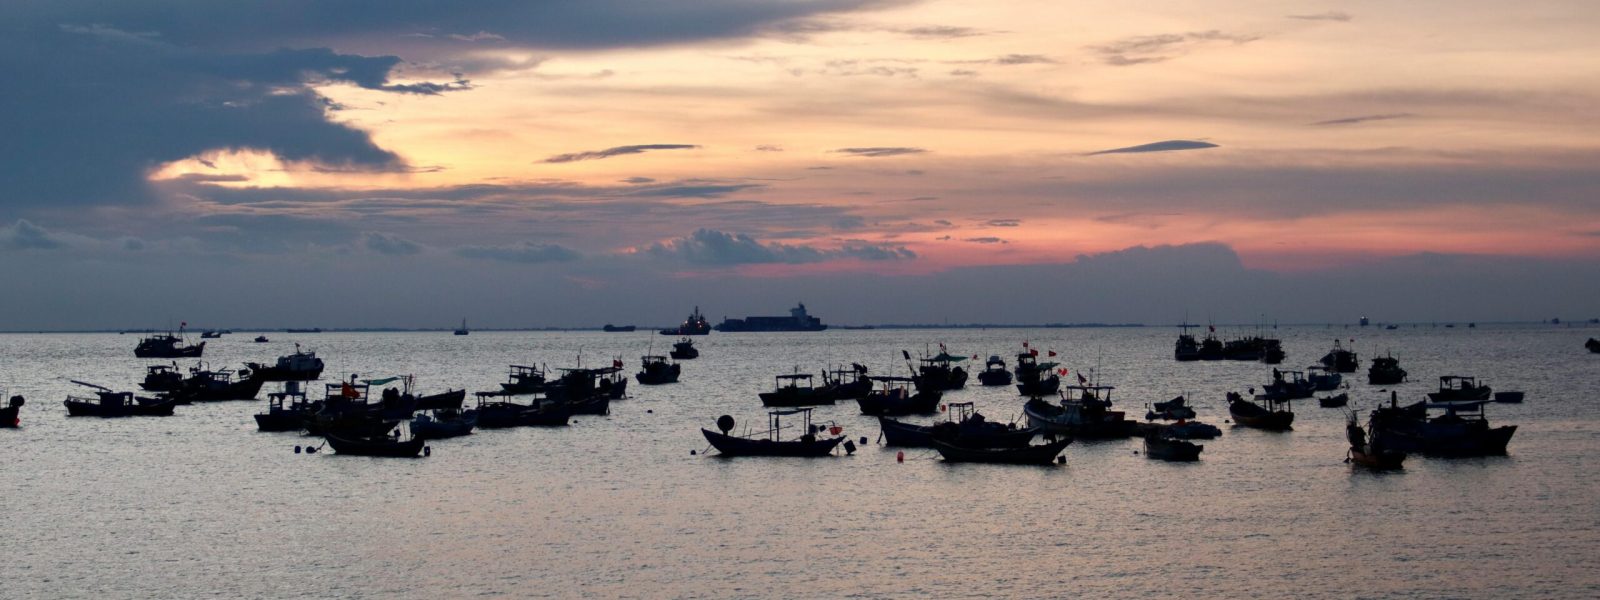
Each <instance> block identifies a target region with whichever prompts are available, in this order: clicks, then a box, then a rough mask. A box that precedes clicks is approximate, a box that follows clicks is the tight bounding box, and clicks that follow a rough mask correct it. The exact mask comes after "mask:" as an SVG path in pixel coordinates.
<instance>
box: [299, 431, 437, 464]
mask: <svg viewBox="0 0 1600 600" xmlns="http://www.w3.org/2000/svg"><path fill="white" fill-rule="evenodd" d="M323 438H324V439H327V440H328V445H329V446H332V447H333V451H334V452H335V453H338V454H347V455H351V456H381V457H389V458H416V457H417V455H419V454H422V447H423V444H424V443H425V442H427V440H424V439H421V438H417V437H413V438H411V439H409V440H400V439H397V438H393V437H390V436H376V437H347V436H346V435H340V434H337V433H333V432H329V433H327V434H324V435H323Z"/></svg>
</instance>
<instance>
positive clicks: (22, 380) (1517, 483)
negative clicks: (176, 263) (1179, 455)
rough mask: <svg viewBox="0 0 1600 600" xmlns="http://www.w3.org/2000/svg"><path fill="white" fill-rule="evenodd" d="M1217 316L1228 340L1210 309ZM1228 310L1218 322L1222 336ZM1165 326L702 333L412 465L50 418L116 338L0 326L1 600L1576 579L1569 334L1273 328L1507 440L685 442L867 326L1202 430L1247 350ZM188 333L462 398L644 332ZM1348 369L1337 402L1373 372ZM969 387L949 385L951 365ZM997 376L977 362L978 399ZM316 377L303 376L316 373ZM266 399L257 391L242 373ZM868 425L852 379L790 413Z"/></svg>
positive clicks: (128, 360)
mask: <svg viewBox="0 0 1600 600" xmlns="http://www.w3.org/2000/svg"><path fill="white" fill-rule="evenodd" d="M1223 333H1225V334H1231V333H1235V332H1223ZM1238 333H1242V332H1238ZM1174 334H1175V332H1174V331H1172V330H1169V329H1157V328H1149V329H1051V330H1026V329H994V330H948V331H829V332H824V333H819V334H789V335H780V334H713V335H711V336H709V337H707V338H701V339H700V340H697V342H698V343H699V345H700V346H701V349H702V357H701V358H700V359H699V360H695V361H688V362H686V363H685V366H684V375H683V380H684V381H683V383H680V384H677V385H669V386H660V387H655V388H650V387H645V386H637V385H636V384H635V385H631V386H630V387H631V391H632V396H633V398H632V399H629V400H625V401H619V402H616V403H613V404H612V414H611V416H609V417H577V418H575V421H574V425H573V426H571V427H569V428H565V429H512V430H497V431H485V432H479V433H477V434H474V435H472V436H469V437H467V438H462V439H457V440H445V441H438V442H433V456H432V457H431V458H425V459H417V460H396V459H369V458H359V457H341V456H336V455H333V454H331V453H319V454H316V455H298V454H295V453H294V452H293V447H294V446H295V445H297V444H306V443H308V442H309V441H312V440H308V439H307V438H302V437H301V436H298V435H294V434H269V433H258V432H256V431H255V424H254V421H253V420H252V418H251V415H252V414H254V413H255V412H257V411H259V410H261V409H262V408H263V407H264V405H265V403H264V402H233V403H216V404H206V405H196V406H185V407H179V409H178V415H177V416H174V417H171V418H165V419H159V418H138V419H112V420H100V419H71V420H69V419H67V418H66V411H65V409H64V408H63V407H62V406H61V404H60V402H61V400H62V399H63V398H64V397H65V396H66V395H67V393H68V392H73V391H74V388H76V387H77V386H74V385H72V384H70V383H69V382H68V381H67V379H68V378H72V379H82V380H88V381H93V382H99V383H102V384H106V385H111V386H113V387H117V388H121V389H132V388H134V387H136V386H135V384H136V383H137V381H138V380H139V378H140V377H142V374H143V368H144V365H145V364H146V362H147V361H144V360H139V359H135V358H133V356H132V347H133V345H134V343H135V342H136V341H137V338H136V336H133V335H126V336H118V335H3V336H0V386H3V387H6V388H8V389H9V391H10V392H11V393H22V394H25V395H26V396H27V398H28V400H29V404H28V405H27V406H26V407H25V408H24V409H23V415H22V419H23V427H22V428H21V429H18V430H0V457H3V461H0V490H4V503H3V505H0V506H3V508H0V510H4V511H5V517H6V518H5V523H6V525H5V527H3V528H0V549H3V555H0V581H4V582H5V583H4V588H3V589H4V591H3V592H0V596H4V597H7V598H30V597H59V596H71V597H83V596H91V595H92V596H103V597H122V598H155V597H193V596H218V597H240V596H243V597H307V598H328V597H382V598H389V597H404V598H431V597H470V596H497V595H508V596H519V597H520V596H552V597H601V598H608V597H652V598H653V597H740V598H793V597H818V598H833V597H868V598H877V597H993V598H1016V597H1067V596H1075V595H1086V596H1088V597H1105V596H1134V595H1156V596H1160V597H1175V596H1211V597H1215V596H1228V597H1250V598H1283V597H1337V598H1350V597H1411V598H1417V597H1422V598H1429V597H1481V598H1549V597H1586V598H1593V597H1597V596H1600V460H1597V459H1596V451H1597V450H1600V410H1597V404H1600V355H1594V354H1589V353H1586V352H1584V350H1583V347H1582V345H1583V341H1584V340H1585V339H1586V338H1587V337H1589V336H1600V329H1592V328H1591V329H1583V328H1553V327H1481V328H1478V329H1463V328H1457V329H1444V328H1438V329H1409V328H1408V329H1402V330H1398V331H1382V330H1373V329H1370V328H1369V329H1366V330H1358V329H1355V328H1349V329H1326V328H1320V327H1317V328H1283V329H1279V330H1277V331H1276V334H1277V335H1278V336H1279V337H1281V338H1283V339H1284V344H1285V348H1286V349H1287V350H1288V352H1289V360H1288V361H1286V363H1285V367H1286V368H1294V367H1295V366H1299V365H1306V364H1310V363H1311V362H1312V361H1313V360H1314V359H1315V358H1316V357H1319V356H1321V354H1322V352H1323V351H1325V350H1326V349H1327V347H1328V346H1329V345H1330V343H1331V340H1332V339H1333V338H1335V337H1341V338H1346V339H1349V338H1352V337H1353V338H1355V339H1356V340H1357V342H1356V348H1357V349H1358V350H1359V351H1360V352H1361V353H1362V359H1363V370H1364V368H1365V365H1366V359H1367V358H1368V357H1369V356H1371V355H1372V353H1373V351H1374V350H1375V349H1376V350H1378V351H1380V352H1381V351H1391V350H1392V351H1393V352H1394V354H1395V355H1396V356H1398V357H1400V358H1401V364H1402V366H1403V367H1405V368H1406V369H1407V370H1409V371H1410V372H1411V377H1412V380H1413V382H1412V383H1409V384H1406V385H1404V386H1401V387H1400V389H1401V390H1402V397H1403V398H1406V399H1419V398H1420V397H1421V394H1422V393H1423V392H1425V391H1427V390H1428V389H1429V388H1431V387H1432V386H1433V383H1432V382H1433V380H1434V378H1435V377H1437V376H1438V375H1441V374H1447V373H1464V374H1475V375H1478V376H1479V377H1480V378H1482V379H1483V380H1485V381H1487V382H1488V383H1490V384H1491V385H1493V386H1495V388H1496V389H1502V390H1510V389H1520V390H1523V391H1526V392H1527V394H1528V401H1527V403H1525V404H1523V405H1490V407H1489V408H1490V418H1491V419H1493V420H1494V421H1495V422H1496V423H1499V424H1516V425H1520V429H1519V430H1518V432H1517V434H1516V437H1515V438H1514V439H1513V440H1512V442H1511V452H1510V456H1507V457H1496V458H1487V459H1455V460H1443V459H1428V458H1420V457H1416V458H1413V459H1412V460H1410V461H1408V462H1407V464H1406V469H1405V470H1404V472H1400V473H1394V474H1381V475H1380V474H1372V473H1367V472H1363V471H1360V470H1354V469H1352V468H1351V467H1350V466H1348V465H1346V464H1343V462H1342V460H1343V458H1344V444H1343V441H1342V440H1343V432H1342V426H1343V416H1342V413H1341V411H1340V410H1338V409H1321V408H1318V407H1317V406H1316V404H1315V402H1304V401H1302V402H1298V403H1297V404H1296V412H1297V419H1296V422H1295V431H1294V432H1291V433H1283V434H1275V433H1267V432H1261V431H1255V430H1248V429H1234V428H1232V427H1231V426H1228V425H1223V427H1224V434H1223V436H1222V437H1221V438H1219V439H1217V440H1212V441H1208V442H1206V443H1205V444H1206V450H1205V453H1204V454H1203V456H1202V460H1201V462H1199V463H1195V464H1168V463H1161V462H1156V461H1150V460H1147V459H1145V458H1144V457H1143V456H1142V455H1139V454H1136V453H1135V451H1136V450H1138V449H1140V448H1141V445H1140V443H1139V442H1138V441H1136V440H1128V441H1114V442H1099V443H1081V442H1080V443H1075V444H1074V445H1072V446H1071V447H1069V448H1068V450H1067V452H1066V457H1067V464H1066V465H1063V466H1055V467H1048V468H1041V467H1009V466H990V465H948V464H943V463H942V462H940V461H939V460H938V459H937V458H936V457H932V456H930V455H929V454H928V453H926V452H923V451H908V452H907V460H906V461H905V463H904V464H897V463H896V461H895V459H894V456H895V450H893V449H885V448H883V447H881V446H877V445H876V444H868V445H866V446H865V447H863V448H862V449H861V451H860V452H858V453H857V454H856V455H855V456H851V457H844V456H840V457H835V458H830V459H814V460H806V459H761V458H753V459H737V460H726V459H718V458H711V457H705V456H691V455H690V451H691V450H701V449H703V448H704V447H705V446H706V444H705V441H704V440H703V438H701V437H700V433H699V428H700V427H702V426H704V427H711V422H712V420H713V419H715V417H716V416H717V415H720V414H731V415H733V416H734V417H735V418H737V419H739V420H740V423H741V424H740V426H739V427H740V429H743V427H744V424H745V423H749V424H752V425H754V426H761V425H762V424H763V423H764V411H763V409H762V408H761V405H760V401H759V400H758V399H757V398H756V393H757V392H758V391H762V390H763V389H765V388H767V387H769V386H770V385H771V376H772V375H775V374H777V373H780V372H788V371H790V370H792V369H793V368H794V367H796V366H799V367H800V368H801V369H806V370H811V371H816V370H819V369H820V368H821V367H823V365H825V364H838V363H840V362H850V361H857V362H862V363H865V364H867V365H869V366H871V367H872V369H873V371H874V372H879V373H883V372H888V371H891V370H893V369H901V370H903V369H904V366H903V362H902V361H900V360H899V350H900V349H902V348H906V349H910V350H912V351H913V353H919V352H920V351H921V350H922V349H924V348H925V347H926V346H927V345H928V344H933V345H934V348H933V350H934V351H935V352H936V351H937V343H938V342H944V343H945V344H947V346H948V347H949V349H950V351H951V352H953V353H956V354H968V355H971V354H981V355H984V356H987V355H988V354H991V353H996V354H1014V353H1015V352H1016V351H1018V350H1020V349H1021V342H1022V341H1023V340H1031V341H1032V342H1033V343H1034V344H1035V347H1040V348H1054V349H1056V350H1058V351H1060V352H1061V353H1062V356H1061V357H1060V359H1061V360H1063V361H1064V362H1065V364H1066V365H1067V366H1068V367H1069V368H1071V369H1073V370H1074V371H1076V370H1079V369H1083V370H1085V371H1088V370H1089V369H1091V368H1094V367H1095V366H1096V365H1098V366H1099V368H1098V373H1099V376H1100V379H1101V381H1102V382H1103V383H1107V384H1111V385H1115V386H1117V391H1116V396H1114V397H1113V399H1114V400H1117V401H1118V404H1119V405H1120V406H1121V407H1122V408H1124V409H1126V410H1128V411H1129V412H1130V413H1138V414H1143V408H1142V406H1143V403H1144V402H1147V401H1151V400H1165V399H1167V398H1170V397H1172V396H1175V395H1177V394H1179V393H1185V394H1187V395H1188V396H1189V397H1190V398H1191V399H1194V400H1197V401H1198V404H1199V406H1200V410H1201V418H1202V419H1204V420H1208V421H1210V422H1213V423H1217V424H1222V421H1223V419H1224V418H1225V417H1226V410H1225V406H1224V404H1223V402H1222V401H1221V399H1222V397H1223V393H1224V392H1225V391H1227V390H1232V389H1243V388H1245V387H1246V386H1250V385H1254V386H1259V385H1261V384H1262V383H1264V382H1265V381H1266V380H1267V379H1268V377H1269V375H1268V371H1269V369H1270V368H1269V367H1267V366H1264V365H1260V364H1256V363H1232V362H1221V363H1186V364H1180V363H1176V362H1174V361H1172V360H1171V344H1172V340H1173V337H1174ZM251 337H252V336H251V335H245V334H236V335H233V336H229V337H225V338H223V339H222V340H213V341H211V343H210V344H209V345H208V346H207V351H206V354H207V360H208V361H210V362H211V363H212V364H214V365H218V366H221V365H232V366H237V365H238V364H240V363H242V362H243V361H245V360H254V361H262V360H267V359H270V358H272V357H273V356H276V355H277V354H281V353H286V352H287V351H289V350H290V349H291V346H290V345H289V343H288V342H289V341H301V342H303V343H304V344H305V345H306V347H308V348H310V349H312V350H316V351H317V352H318V353H319V354H320V355H322V356H323V357H325V358H326V359H327V361H328V366H329V370H328V375H329V376H334V377H336V376H337V375H336V374H337V373H346V374H348V373H359V374H361V375H362V376H363V377H368V376H372V377H377V376H383V375H390V374H401V373H415V374H416V375H417V376H418V379H419V381H420V384H421V385H422V387H423V388H424V389H425V391H430V390H431V391H438V390H442V389H443V388H445V387H450V388H461V387H466V388H468V389H469V390H474V391H476V390H486V389H493V388H495V387H496V384H498V383H499V382H500V381H503V380H504V378H505V366H506V365H507V364H509V363H530V362H534V363H545V364H549V365H550V366H552V367H554V366H570V365H572V364H573V363H574V362H575V361H576V360H577V356H578V355H579V353H580V352H581V353H582V356H583V360H584V363H585V364H591V365H592V364H603V363H605V362H607V361H609V359H610V357H611V356H614V355H621V356H623V357H624V358H625V359H626V360H627V361H628V363H629V366H630V368H632V367H636V366H637V361H638V355H640V354H643V353H644V351H645V350H646V349H647V345H648V344H652V343H653V344H654V349H655V350H656V351H657V352H658V353H659V352H660V351H662V350H663V349H664V348H663V346H664V345H665V344H666V343H667V342H668V341H669V339H668V338H665V337H662V336H655V335H647V334H645V333H643V332H640V333H635V334H602V333H489V332H478V333H473V334H472V335H471V336H469V337H454V336H451V335H448V334H447V333H446V334H438V333H393V334H344V333H322V334H304V335H294V336H291V335H287V334H277V335H274V336H272V337H274V339H275V340H277V341H275V342H273V343H272V344H252V343H250V338H251ZM1356 379H1357V381H1356V382H1355V383H1353V390H1352V392H1353V393H1352V398H1353V399H1354V401H1355V403H1358V404H1360V405H1361V406H1362V407H1363V408H1365V407H1370V406H1371V405H1372V404H1373V403H1375V402H1376V401H1377V400H1378V397H1379V394H1378V393H1377V392H1376V391H1375V390H1374V389H1373V388H1371V387H1370V386H1367V385H1365V383H1364V381H1365V380H1364V377H1357V378H1356ZM974 383H976V382H975V381H974ZM1012 392H1014V389H1013V388H1003V389H1002V388H994V389H984V388H981V387H977V386H972V387H969V388H968V389H967V390H965V391H961V392H956V393H953V394H951V395H950V396H948V399H949V400H951V401H963V400H972V401H975V402H977V403H978V406H979V409H980V411H982V412H983V413H984V414H986V415H988V416H990V417H991V418H994V419H1010V418H1012V417H1014V416H1016V415H1017V414H1018V413H1019V410H1020V407H1021V404H1022V399H1021V398H1019V397H1017V396H1015V395H1014V394H1013V393H1012ZM317 393H318V394H320V390H318V392H317ZM263 397H264V394H263ZM817 418H818V419H819V420H821V421H829V420H831V421H836V422H838V423H839V424H841V425H843V426H844V428H845V432H846V434H847V435H849V436H851V437H852V438H858V437H860V436H867V437H869V438H872V439H876V438H877V436H878V431H877V425H876V422H875V421H874V420H872V419H870V418H867V417H863V416H861V415H859V414H857V411H856V407H855V406H854V403H850V404H848V405H846V404H841V405H838V406H834V407H823V408H819V409H818V410H817Z"/></svg>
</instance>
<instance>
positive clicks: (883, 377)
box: [867, 375, 916, 383]
mask: <svg viewBox="0 0 1600 600" xmlns="http://www.w3.org/2000/svg"><path fill="white" fill-rule="evenodd" d="M867 379H871V380H873V381H898V382H906V383H911V382H914V381H916V379H915V378H912V377H899V376H896V375H874V376H872V377H868V378H867Z"/></svg>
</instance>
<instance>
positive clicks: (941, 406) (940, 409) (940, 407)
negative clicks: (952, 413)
mask: <svg viewBox="0 0 1600 600" xmlns="http://www.w3.org/2000/svg"><path fill="white" fill-rule="evenodd" d="M944 409H945V405H943V404H940V405H939V412H944Z"/></svg>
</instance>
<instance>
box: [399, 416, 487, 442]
mask: <svg viewBox="0 0 1600 600" xmlns="http://www.w3.org/2000/svg"><path fill="white" fill-rule="evenodd" d="M477 426H478V411H476V410H474V409H470V408H469V409H467V410H459V409H448V408H447V409H440V410H435V411H428V412H425V413H422V414H418V415H417V416H416V417H415V418H413V419H411V435H412V436H413V437H416V438H417V439H421V440H442V439H446V438H453V437H461V436H464V435H470V434H471V433H472V430H473V428H475V427H477Z"/></svg>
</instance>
